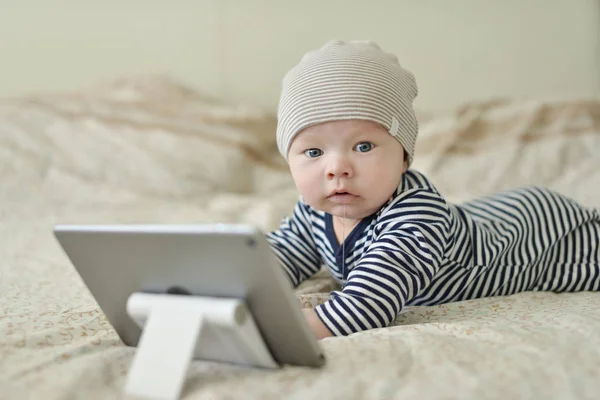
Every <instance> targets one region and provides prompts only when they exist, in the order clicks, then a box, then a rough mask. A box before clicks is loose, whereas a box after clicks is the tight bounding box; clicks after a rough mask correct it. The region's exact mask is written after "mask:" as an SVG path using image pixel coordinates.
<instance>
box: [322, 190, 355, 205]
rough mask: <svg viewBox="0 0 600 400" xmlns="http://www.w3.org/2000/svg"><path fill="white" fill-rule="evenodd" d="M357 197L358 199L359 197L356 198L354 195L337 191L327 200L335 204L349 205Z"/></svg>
mask: <svg viewBox="0 0 600 400" xmlns="http://www.w3.org/2000/svg"><path fill="white" fill-rule="evenodd" d="M356 197H358V196H356V195H354V194H352V193H349V192H346V191H337V190H336V191H334V192H333V193H332V194H330V195H329V196H328V197H327V198H328V199H329V200H330V201H332V202H334V203H341V204H347V203H349V202H351V201H352V200H354V199H355V198H356Z"/></svg>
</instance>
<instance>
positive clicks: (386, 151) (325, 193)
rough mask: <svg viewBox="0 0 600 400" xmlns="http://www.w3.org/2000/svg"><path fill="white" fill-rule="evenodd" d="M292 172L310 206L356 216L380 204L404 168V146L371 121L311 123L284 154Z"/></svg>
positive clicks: (388, 197) (388, 196)
mask: <svg viewBox="0 0 600 400" xmlns="http://www.w3.org/2000/svg"><path fill="white" fill-rule="evenodd" d="M288 160H289V165H290V170H291V173H292V177H293V178H294V181H295V183H296V187H297V188H298V191H299V192H300V194H301V195H302V197H303V198H304V200H305V201H306V202H307V203H308V204H309V205H310V206H311V207H313V208H315V209H318V210H322V211H325V212H327V213H330V214H332V215H335V216H338V217H344V207H345V208H346V210H345V215H346V218H348V219H354V220H359V219H362V218H364V217H367V216H369V215H371V214H373V213H375V212H376V211H378V210H379V208H380V207H381V206H382V205H383V204H385V203H386V202H387V201H388V200H389V199H390V197H391V196H392V194H393V193H394V190H395V189H396V188H397V187H398V185H399V184H400V180H401V178H402V174H403V173H404V171H405V170H406V164H405V162H404V149H403V148H402V145H401V144H400V143H399V142H398V141H397V140H396V139H395V138H394V137H393V136H392V135H390V134H389V133H388V132H387V131H386V129H385V128H384V127H383V126H381V125H379V124H377V123H374V122H371V121H362V120H347V121H334V122H327V123H322V124H319V125H314V126H311V127H309V128H306V129H304V130H303V131H302V132H300V133H299V134H298V135H297V136H296V138H295V139H294V140H293V142H292V145H291V147H290V152H289V155H288Z"/></svg>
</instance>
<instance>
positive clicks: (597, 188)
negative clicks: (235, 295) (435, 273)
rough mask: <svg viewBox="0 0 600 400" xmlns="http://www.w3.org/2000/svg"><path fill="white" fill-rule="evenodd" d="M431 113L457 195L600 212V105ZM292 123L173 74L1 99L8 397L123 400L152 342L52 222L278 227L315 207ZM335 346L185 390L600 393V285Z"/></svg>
mask: <svg viewBox="0 0 600 400" xmlns="http://www.w3.org/2000/svg"><path fill="white" fill-rule="evenodd" d="M420 121H421V137H420V139H419V142H418V147H417V155H416V161H415V164H414V168H416V169H419V170H421V171H422V172H424V173H426V174H427V175H428V176H429V177H430V178H432V179H433V180H434V182H435V183H436V185H437V186H438V188H439V189H440V190H441V191H442V193H444V194H446V195H447V196H448V198H449V199H451V200H454V201H462V200H467V199H470V198H472V197H474V196H478V195H485V194H489V193H492V192H494V191H498V190H502V189H506V188H512V187H516V186H520V185H524V184H529V183H536V184H543V185H546V186H549V187H551V188H553V189H556V190H560V191H562V192H563V193H565V194H569V195H571V196H572V197H574V198H576V199H578V200H580V201H581V202H583V203H584V204H587V205H592V206H600V157H599V156H598V154H599V152H600V102H594V101H585V100H579V101H571V102H562V103H556V102H555V103H551V102H543V101H530V102H511V101H502V100H495V101H490V102H489V103H478V104H469V105H465V106H464V107H463V108H461V109H457V110H455V111H454V112H452V113H448V114H446V115H439V114H436V115H427V114H421V115H420ZM274 124H275V121H274V118H273V117H272V116H270V115H268V114H265V113H262V112H260V111H259V110H255V109H252V108H249V107H234V106H230V105H220V104H218V103H217V102H215V101H213V100H211V99H208V98H205V97H203V96H202V95H201V94H199V93H196V92H194V91H192V90H191V89H189V88H186V87H185V86H182V85H180V84H177V83H174V82H172V81H169V80H165V79H161V78H135V79H134V78H127V79H120V80H117V81H115V82H113V83H110V84H104V85H101V86H98V87H94V88H91V89H88V90H82V91H79V92H76V93H60V94H56V95H44V96H42V95H38V96H31V97H28V98H18V99H5V100H2V101H0V243H1V245H0V398H3V399H4V398H6V399H25V398H40V397H41V396H44V397H46V398H50V399H75V398H82V399H93V398H98V399H110V398H121V389H122V385H123V383H124V379H125V376H126V373H127V369H128V367H129V363H130V362H131V359H132V356H133V353H134V349H132V348H127V347H125V346H123V344H122V343H121V342H120V340H119V339H118V336H117V335H116V333H115V332H114V330H113V329H112V327H111V326H110V325H109V324H108V323H107V321H106V319H105V318H104V316H103V314H102V313H101V312H100V310H99V309H98V307H97V305H96V303H95V302H94V300H93V298H92V297H91V296H90V294H89V293H88V291H87V289H86V288H85V286H84V285H83V284H82V282H81V281H80V279H79V277H78V276H77V274H76V272H75V271H74V269H73V267H72V266H71V264H70V263H69V262H68V260H67V258H66V257H65V255H64V254H63V253H62V252H61V250H60V249H59V247H58V245H57V243H56V242H55V240H54V238H53V236H52V234H51V229H52V225H53V224H55V223H75V222H85V223H96V222H108V223H117V222H119V223H134V222H139V223H145V222H152V223H161V222H162V223H195V222H244V223H252V224H256V225H257V226H259V227H260V228H262V229H264V230H269V229H272V228H274V227H275V226H277V224H278V223H279V221H280V219H281V217H282V216H284V215H285V214H286V213H288V212H289V211H291V209H292V207H293V205H294V203H295V201H296V200H297V193H296V190H295V188H294V185H293V182H292V180H291V178H290V177H289V174H288V171H287V169H286V166H285V164H284V163H283V161H282V160H281V159H280V156H279V155H278V153H277V151H276V146H275V139H274ZM333 285H334V283H333V282H332V280H331V279H329V277H327V276H326V275H325V274H320V275H319V276H318V277H316V278H314V279H312V280H310V281H309V282H306V283H305V284H303V285H302V286H301V287H300V288H299V289H298V296H299V297H300V300H301V302H302V304H303V305H304V306H310V305H315V304H317V303H319V302H322V301H325V300H326V299H327V293H328V291H329V290H331V289H332V288H333V287H334V286H333ZM322 345H323V346H324V348H325V351H326V353H327V356H328V359H329V361H328V364H327V365H326V367H324V368H323V369H320V370H309V369H305V368H298V367H286V368H284V369H282V370H279V371H274V372H270V371H259V370H252V369H247V368H240V367H235V366H231V365H218V364H214V363H207V362H201V361H194V362H193V363H192V366H191V369H190V377H189V381H188V384H187V385H186V388H185V392H184V398H186V399H214V398H245V399H247V398H256V399H271V398H273V399H279V398H282V397H285V398H293V399H308V398H332V399H335V398H339V399H354V398H356V399H391V398H395V399H397V398H416V397H420V398H444V399H454V398H456V399H459V398H460V399H464V398H476V399H486V398H561V399H575V398H577V399H584V398H589V399H592V398H597V393H598V391H599V390H600V294H598V293H578V294H552V293H523V294H519V295H515V296H511V297H503V298H490V299H480V300H475V301H469V302H461V303H452V304H446V305H440V306H436V307H413V308H408V309H407V310H406V311H405V312H404V313H402V314H401V315H400V316H399V317H398V318H397V320H396V321H395V323H394V326H393V327H389V328H384V329H379V330H374V331H369V332H363V333H359V334H355V335H352V336H350V337H344V338H331V339H326V340H324V341H323V342H322Z"/></svg>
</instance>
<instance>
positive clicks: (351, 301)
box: [315, 190, 450, 335]
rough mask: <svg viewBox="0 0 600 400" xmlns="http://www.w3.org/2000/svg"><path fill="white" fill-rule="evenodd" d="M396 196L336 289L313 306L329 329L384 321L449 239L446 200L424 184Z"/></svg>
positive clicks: (417, 286) (433, 265)
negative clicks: (366, 247) (371, 239)
mask: <svg viewBox="0 0 600 400" xmlns="http://www.w3.org/2000/svg"><path fill="white" fill-rule="evenodd" d="M397 200H398V201H397V202H396V203H395V205H394V207H393V208H392V209H391V210H389V211H388V212H386V215H384V216H382V218H381V220H380V222H379V223H378V225H377V226H376V228H375V229H376V232H375V234H376V240H375V242H374V243H373V244H372V245H371V247H370V248H369V250H368V251H367V253H365V255H364V256H363V258H362V259H361V260H360V262H359V263H358V264H357V265H356V267H355V268H354V269H353V270H352V272H350V274H349V276H348V282H347V283H346V285H345V286H344V288H343V289H342V291H341V292H332V298H331V300H330V301H328V302H326V303H325V304H322V305H320V306H318V307H317V308H316V309H315V311H316V313H317V316H318V317H319V318H320V319H321V321H322V322H323V323H324V324H325V326H326V327H327V328H328V329H329V330H330V331H331V332H332V333H333V334H334V335H347V334H351V333H354V332H358V331H362V330H367V329H373V328H380V327H385V326H388V325H389V324H390V323H391V322H392V321H393V320H394V319H395V318H396V316H397V315H398V313H399V312H400V311H401V310H402V308H403V307H404V305H405V304H406V302H407V301H409V300H411V299H412V298H414V297H415V296H417V295H418V294H419V293H420V292H421V291H422V290H423V289H424V288H425V287H427V286H428V285H429V284H430V282H431V280H432V278H433V276H434V275H435V274H436V273H437V271H438V269H439V265H440V262H441V259H442V257H443V254H444V251H445V249H446V246H447V243H448V240H449V229H450V211H449V209H448V207H447V205H446V202H445V201H444V200H443V199H442V198H441V197H440V196H439V194H437V193H435V192H432V191H428V190H418V191H414V192H412V193H408V194H406V196H402V198H401V199H397Z"/></svg>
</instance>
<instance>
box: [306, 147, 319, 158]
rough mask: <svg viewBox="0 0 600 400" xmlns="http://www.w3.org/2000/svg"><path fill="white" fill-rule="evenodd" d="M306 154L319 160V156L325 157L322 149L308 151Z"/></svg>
mask: <svg viewBox="0 0 600 400" xmlns="http://www.w3.org/2000/svg"><path fill="white" fill-rule="evenodd" d="M304 154H305V155H306V156H307V157H308V158H317V157H319V156H322V155H323V151H322V150H320V149H308V150H306V151H305V152H304Z"/></svg>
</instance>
